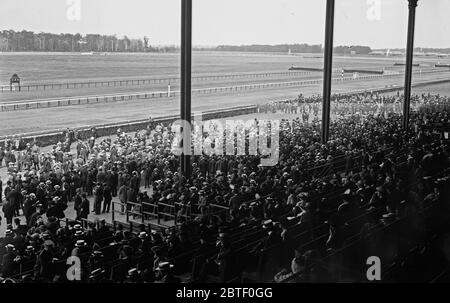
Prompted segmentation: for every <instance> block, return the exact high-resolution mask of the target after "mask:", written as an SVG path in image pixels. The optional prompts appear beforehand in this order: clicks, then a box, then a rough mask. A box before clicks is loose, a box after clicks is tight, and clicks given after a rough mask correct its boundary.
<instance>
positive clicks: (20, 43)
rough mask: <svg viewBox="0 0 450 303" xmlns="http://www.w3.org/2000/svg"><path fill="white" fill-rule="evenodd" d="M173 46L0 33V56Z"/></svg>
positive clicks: (109, 38) (102, 38) (99, 37)
mask: <svg viewBox="0 0 450 303" xmlns="http://www.w3.org/2000/svg"><path fill="white" fill-rule="evenodd" d="M176 50H177V48H176V47H175V46H164V47H153V46H151V45H150V39H149V38H148V37H143V38H142V39H131V38H128V37H127V36H124V37H122V38H118V37H117V36H116V35H99V34H87V35H84V36H83V35H81V34H52V33H43V32H41V33H34V32H32V31H26V30H23V31H20V32H16V31H13V30H3V31H0V51H2V52H28V51H35V52H171V51H176Z"/></svg>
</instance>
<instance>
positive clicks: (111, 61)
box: [0, 52, 449, 84]
mask: <svg viewBox="0 0 450 303" xmlns="http://www.w3.org/2000/svg"><path fill="white" fill-rule="evenodd" d="M439 60H440V61H442V59H439ZM401 61H404V58H396V57H377V56H373V57H342V56H335V57H334V60H333V65H334V67H335V68H343V67H346V68H374V69H381V68H382V67H389V68H394V66H393V64H394V63H395V62H401ZM437 61H438V60H437V59H433V58H420V59H417V60H416V61H415V63H423V64H434V63H436V62H437ZM447 61H449V60H447ZM292 65H296V66H304V67H316V68H322V67H323V59H322V58H317V54H316V55H315V56H312V55H308V54H305V55H287V54H286V55H281V54H279V55H277V54H261V53H236V52H194V53H193V58H192V72H193V73H194V74H197V75H211V74H213V75H214V74H222V73H241V72H272V71H286V70H287V69H288V68H289V67H291V66H292ZM179 67H180V55H179V54H176V53H170V54H159V53H158V54H155V53H146V54H129V53H128V54H109V55H107V56H84V55H81V54H74V53H60V54H53V53H52V54H48V53H47V54H46V53H13V54H11V53H0V83H7V82H8V81H9V78H10V77H11V75H12V74H13V73H18V74H19V76H20V77H21V78H22V81H23V83H24V84H26V83H38V82H61V81H64V82H66V81H71V80H72V81H88V80H109V79H133V78H143V77H169V76H175V77H178V76H179ZM398 68H400V69H401V68H402V67H398Z"/></svg>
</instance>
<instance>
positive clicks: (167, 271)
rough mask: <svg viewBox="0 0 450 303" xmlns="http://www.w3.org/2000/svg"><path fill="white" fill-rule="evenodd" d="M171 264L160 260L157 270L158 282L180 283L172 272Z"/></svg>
mask: <svg viewBox="0 0 450 303" xmlns="http://www.w3.org/2000/svg"><path fill="white" fill-rule="evenodd" d="M172 268H173V265H172V264H170V263H169V262H160V263H159V266H158V268H157V270H158V271H159V272H160V277H162V278H161V280H160V283H180V282H181V280H180V279H179V278H177V277H175V276H174V275H173V274H172Z"/></svg>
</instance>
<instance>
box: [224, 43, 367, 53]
mask: <svg viewBox="0 0 450 303" xmlns="http://www.w3.org/2000/svg"><path fill="white" fill-rule="evenodd" d="M216 50H218V51H240V52H276V53H287V52H289V50H291V52H292V53H322V52H323V48H322V45H320V44H313V45H309V44H278V45H240V46H233V45H220V46H218V47H217V48H216ZM371 51H372V50H371V48H370V47H368V46H360V45H356V46H337V47H335V48H334V52H335V53H336V54H350V53H351V52H355V53H356V54H368V53H370V52H371Z"/></svg>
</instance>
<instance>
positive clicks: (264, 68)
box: [0, 52, 450, 135]
mask: <svg viewBox="0 0 450 303" xmlns="http://www.w3.org/2000/svg"><path fill="white" fill-rule="evenodd" d="M402 60H403V59H402V58H395V57H338V56H336V57H335V58H334V67H335V68H338V67H345V68H361V69H362V68H368V69H369V68H370V69H378V70H381V69H382V68H390V69H393V68H394V66H393V64H394V63H395V62H400V61H402ZM440 60H441V59H440ZM436 61H437V59H433V58H423V59H419V60H417V61H416V63H422V64H430V65H431V64H432V63H436ZM441 62H443V61H442V60H441ZM291 65H296V66H305V67H306V66H309V67H317V68H320V67H322V65H323V59H322V58H317V57H314V58H311V57H308V55H304V56H289V55H274V54H252V53H247V54H244V53H218V52H196V53H194V56H193V73H194V74H195V75H218V74H221V73H226V74H238V73H254V72H281V71H287V69H288V68H289V67H290V66H291ZM178 69H179V54H112V55H108V56H82V55H79V54H29V53H28V54H5V53H2V54H0V82H5V81H7V80H8V78H9V77H10V75H11V74H12V73H14V72H17V73H18V74H19V75H20V76H21V77H22V79H23V83H24V84H25V83H27V82H45V81H47V82H61V81H88V80H111V79H126V78H129V79H131V78H133V79H136V78H144V77H153V78H155V77H160V78H166V77H173V76H178V73H179V71H178ZM396 69H397V70H402V69H403V67H397V68H396ZM320 77H321V75H320V73H313V74H311V75H307V76H299V77H297V78H289V77H272V78H261V79H238V80H233V81H230V80H221V81H211V82H208V81H206V82H201V83H200V82H199V83H193V88H200V87H203V88H206V87H218V86H231V85H242V84H253V83H264V82H283V81H294V80H298V79H307V78H309V79H311V78H315V79H317V78H320ZM433 79H450V72H447V73H438V74H423V75H422V76H420V77H419V76H414V77H413V82H420V81H425V80H433ZM387 85H398V86H401V85H403V77H394V78H386V79H384V78H383V79H380V78H378V79H373V80H359V81H350V82H345V83H334V84H333V86H332V91H333V93H338V92H346V91H349V90H358V89H372V88H380V87H385V86H387ZM447 86H448V85H441V86H439V87H435V88H430V89H431V90H438V91H439V92H440V93H441V94H450V89H448V88H447ZM166 89H167V87H166V86H165V85H159V86H158V85H153V86H133V87H130V86H123V87H116V88H111V87H99V88H91V89H78V90H77V89H69V90H66V89H61V90H58V89H57V90H49V91H44V92H29V93H28V92H22V93H18V92H17V93H16V92H13V93H3V94H0V101H2V102H8V101H21V100H33V99H36V98H39V99H41V98H59V97H72V96H85V95H99V94H100V95H101V94H113V93H135V92H143V91H159V90H166ZM172 89H173V90H176V89H178V88H177V86H176V85H173V87H172ZM424 89H425V88H423V87H421V88H418V89H416V90H415V92H420V91H425V90H424ZM321 91H322V85H321V84H320V85H310V86H305V87H281V88H280V87H277V88H270V89H263V90H250V91H247V92H235V93H221V94H211V95H196V94H194V95H193V96H192V108H193V111H203V110H211V109H218V108H224V107H231V106H241V105H246V104H261V103H266V102H268V101H275V100H280V99H288V98H295V97H296V96H297V95H298V94H300V93H302V94H305V95H310V94H320V93H321ZM427 92H428V91H427ZM178 112H179V98H178V97H176V98H164V99H154V100H136V101H132V102H127V101H124V102H115V103H108V104H105V103H99V104H90V105H80V106H68V107H53V108H44V109H38V110H25V111H12V112H0V121H1V124H0V135H12V134H20V133H27V132H33V131H42V130H53V129H60V128H66V127H81V126H87V125H95V124H103V123H110V122H121V121H126V120H134V119H142V118H147V117H149V116H153V117H156V116H163V115H168V114H176V113H178Z"/></svg>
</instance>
